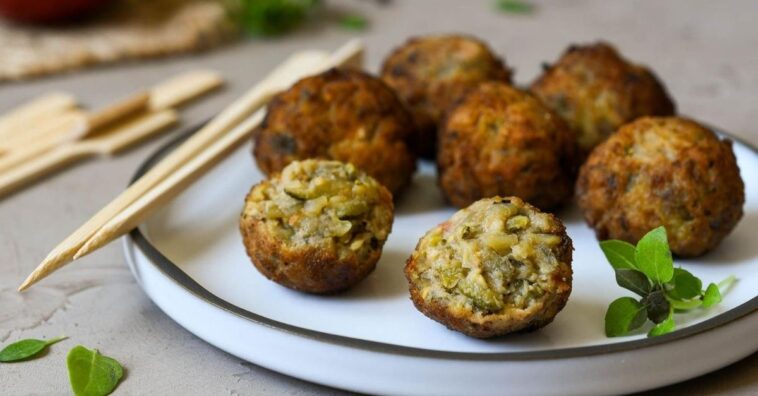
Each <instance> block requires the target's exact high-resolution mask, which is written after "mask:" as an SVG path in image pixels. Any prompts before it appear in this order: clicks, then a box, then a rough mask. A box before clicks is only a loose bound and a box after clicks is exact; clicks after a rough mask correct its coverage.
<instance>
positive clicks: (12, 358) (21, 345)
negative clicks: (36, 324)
mask: <svg viewBox="0 0 758 396" xmlns="http://www.w3.org/2000/svg"><path fill="white" fill-rule="evenodd" d="M65 339H66V336H60V337H55V338H51V339H49V340H36V339H33V338H30V339H26V340H20V341H16V342H14V343H12V344H10V345H8V346H6V347H5V348H3V350H2V351H0V362H4V363H8V362H17V361H20V360H26V359H28V358H31V357H34V356H35V355H37V354H39V353H40V352H42V351H43V350H45V348H47V347H48V346H49V345H53V344H55V343H56V342H58V341H62V340H65Z"/></svg>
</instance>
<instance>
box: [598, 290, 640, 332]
mask: <svg viewBox="0 0 758 396" xmlns="http://www.w3.org/2000/svg"><path fill="white" fill-rule="evenodd" d="M644 323H645V306H644V305H642V304H640V303H639V302H638V301H637V300H635V299H633V298H631V297H621V298H619V299H616V300H615V301H613V302H612V303H611V305H610V306H609V307H608V311H607V312H606V313H605V335H606V336H608V337H618V336H622V335H624V334H626V333H628V332H630V331H631V330H634V329H637V328H639V327H640V326H642V325H643V324H644Z"/></svg>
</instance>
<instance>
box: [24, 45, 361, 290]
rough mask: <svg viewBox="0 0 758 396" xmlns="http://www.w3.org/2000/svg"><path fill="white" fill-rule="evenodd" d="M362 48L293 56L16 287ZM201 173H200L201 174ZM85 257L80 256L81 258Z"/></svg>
mask: <svg viewBox="0 0 758 396" xmlns="http://www.w3.org/2000/svg"><path fill="white" fill-rule="evenodd" d="M361 53H362V45H361V44H360V42H357V41H351V42H349V43H348V44H347V45H345V46H344V47H343V48H341V49H340V50H338V51H337V52H336V53H335V54H334V56H333V59H331V60H332V62H331V63H330V62H326V63H327V64H325V62H324V61H323V54H322V53H320V52H315V51H311V52H304V53H300V54H296V55H293V56H292V57H290V58H289V59H288V60H287V61H285V63H284V64H283V65H282V66H280V67H279V68H277V69H276V70H274V72H272V73H271V74H270V75H269V76H268V77H267V78H266V79H264V80H263V81H262V82H261V83H260V84H258V85H256V86H255V87H253V88H252V89H250V90H249V91H248V92H247V93H246V94H245V95H243V96H242V97H241V98H239V99H237V100H236V101H235V102H233V103H232V104H231V105H230V106H229V107H227V108H226V109H225V110H224V111H222V112H221V113H219V114H218V115H217V116H216V117H215V118H214V119H213V120H211V121H210V122H209V123H208V124H207V125H206V126H205V127H203V128H202V129H201V130H200V131H198V132H197V133H195V134H194V135H193V136H192V137H190V138H189V139H188V140H187V141H186V142H185V143H184V144H182V146H180V147H179V148H177V149H176V150H174V151H173V152H172V153H171V154H169V155H168V156H166V158H164V160H163V161H161V162H160V163H158V164H157V165H156V166H155V167H153V168H152V169H151V170H150V171H148V172H147V173H146V174H145V175H143V176H142V177H141V178H140V179H139V180H137V181H136V182H135V183H134V184H132V185H131V186H130V187H129V188H127V189H126V190H125V191H124V192H123V193H122V194H121V195H120V196H119V197H117V198H116V199H115V200H114V201H112V202H111V203H109V204H108V205H107V206H106V207H104V208H103V209H101V210H100V211H99V212H98V213H97V214H95V216H94V217H92V218H91V219H90V220H89V221H87V222H86V223H85V224H84V225H82V226H81V227H79V229H77V230H76V231H74V233H73V234H71V235H70V236H69V237H68V238H66V239H65V240H64V241H63V242H61V243H60V244H59V245H58V246H56V247H55V248H54V249H53V250H52V251H51V252H50V254H48V256H47V257H46V258H45V259H44V260H43V261H42V263H40V265H39V266H38V267H37V268H36V269H35V270H34V271H33V272H32V273H31V274H30V275H29V276H28V277H27V279H26V280H25V281H24V282H23V283H22V284H21V286H19V291H22V290H24V289H26V288H28V287H29V286H31V285H32V284H34V283H36V282H37V281H39V280H40V279H42V278H44V277H45V276H47V275H49V274H50V273H52V272H53V271H55V270H57V269H58V268H60V267H62V266H63V265H65V264H67V263H68V262H70V261H71V260H72V259H73V257H74V255H75V254H76V253H78V252H79V250H80V249H81V248H82V247H83V246H84V245H85V243H86V242H87V240H88V239H89V238H90V237H92V235H94V234H95V233H96V232H97V231H98V230H99V229H100V228H101V227H102V225H104V224H105V223H107V222H108V221H110V220H111V219H112V218H113V217H115V216H117V215H118V214H119V213H120V212H122V211H124V210H125V209H126V208H127V207H128V206H129V205H130V204H132V203H133V202H134V201H136V200H138V199H139V198H140V197H141V196H143V195H144V194H146V193H147V192H148V190H149V189H150V188H152V187H153V186H155V185H156V184H157V183H159V182H161V180H163V179H165V178H167V177H168V176H169V175H170V174H171V173H172V172H174V171H176V169H177V168H179V167H180V166H182V165H183V164H185V163H186V162H188V161H189V160H191V159H192V158H193V157H196V156H197V155H199V154H200V152H201V151H202V150H203V149H204V148H205V147H206V146H208V145H210V144H212V143H213V142H214V141H217V140H219V139H220V138H221V137H222V136H223V135H224V134H225V133H226V132H228V131H229V130H230V129H231V128H232V127H233V126H234V125H237V124H240V123H241V122H243V120H245V119H246V118H247V117H248V116H250V115H251V114H252V113H253V112H254V111H257V110H258V109H259V108H260V107H262V106H263V105H264V104H265V103H266V102H267V101H268V100H269V99H270V98H271V96H273V95H274V94H275V93H277V92H278V91H280V90H283V89H285V88H286V87H288V86H289V85H291V84H292V83H294V82H295V81H297V80H298V79H300V78H301V77H303V76H305V75H308V74H310V73H315V72H318V71H321V70H322V69H323V68H326V67H328V66H329V65H330V64H331V65H340V64H347V63H351V62H352V63H355V62H356V59H360V55H361ZM201 173H202V172H201ZM84 254H86V253H84V252H82V254H80V256H81V255H84Z"/></svg>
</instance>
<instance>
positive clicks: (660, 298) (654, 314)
mask: <svg viewBox="0 0 758 396" xmlns="http://www.w3.org/2000/svg"><path fill="white" fill-rule="evenodd" d="M642 304H643V305H644V306H645V309H646V310H647V318H648V319H650V320H651V321H652V322H653V323H661V322H663V321H664V320H666V317H668V315H669V311H670V310H671V305H670V304H669V300H667V299H666V294H665V293H664V292H663V290H655V291H652V292H650V294H648V295H647V296H645V298H643V299H642Z"/></svg>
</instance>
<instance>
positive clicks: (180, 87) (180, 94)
mask: <svg viewBox="0 0 758 396" xmlns="http://www.w3.org/2000/svg"><path fill="white" fill-rule="evenodd" d="M223 83H224V80H223V78H221V75H220V74H219V73H218V72H216V71H213V70H193V71H189V72H187V73H183V74H180V75H178V76H176V77H174V78H172V79H169V80H167V81H164V82H162V83H160V84H158V85H156V86H155V87H153V89H151V90H150V109H152V110H163V109H170V108H174V107H178V106H180V105H182V104H184V103H186V102H187V101H189V100H191V99H193V98H196V97H198V96H200V95H203V94H205V93H207V92H210V91H212V90H214V89H216V88H218V87H220V86H221V85H222V84H223Z"/></svg>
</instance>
